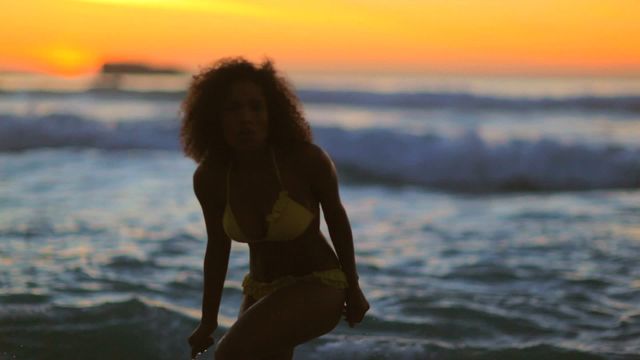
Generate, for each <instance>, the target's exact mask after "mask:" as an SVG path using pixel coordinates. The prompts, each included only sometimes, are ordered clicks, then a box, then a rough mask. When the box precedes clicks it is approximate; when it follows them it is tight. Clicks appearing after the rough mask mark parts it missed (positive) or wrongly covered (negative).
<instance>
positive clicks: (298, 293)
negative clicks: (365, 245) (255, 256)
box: [216, 280, 345, 359]
mask: <svg viewBox="0 0 640 360" xmlns="http://www.w3.org/2000/svg"><path fill="white" fill-rule="evenodd" d="M344 296H345V293H344V290H341V289H336V288H333V287H329V286H327V285H325V284H323V283H321V282H320V281H316V280H312V281H303V282H298V283H295V284H293V285H290V286H287V287H284V288H281V289H278V290H277V291H275V292H273V293H272V294H269V295H267V296H265V297H264V298H262V299H260V300H259V301H257V302H255V303H254V304H252V305H249V303H247V299H246V298H245V302H243V306H242V307H241V315H240V316H239V317H238V320H237V321H236V323H235V324H234V325H233V326H232V327H231V328H230V329H229V331H228V332H227V333H226V334H225V336H224V337H223V338H222V339H221V340H220V342H219V343H218V346H217V348H216V359H254V358H264V357H267V356H270V355H272V354H276V353H279V352H282V351H284V350H287V349H292V348H293V347H295V346H296V345H299V344H301V343H304V342H306V341H308V340H311V339H313V338H316V337H318V336H321V335H323V334H326V333H327V332H329V331H331V330H332V329H333V328H334V327H335V326H336V325H337V323H338V321H339V320H340V316H341V313H342V306H343V304H344ZM249 300H250V298H249ZM247 305H248V306H247Z"/></svg>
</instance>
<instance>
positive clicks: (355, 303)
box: [343, 285, 369, 327]
mask: <svg viewBox="0 0 640 360" xmlns="http://www.w3.org/2000/svg"><path fill="white" fill-rule="evenodd" d="M368 310H369V302H368V301H367V299H366V298H365V297H364V294H363V293H362V290H361V289H360V286H358V285H356V286H350V287H349V288H348V289H347V297H346V300H345V306H344V311H343V313H344V315H345V318H346V321H347V322H348V323H349V327H354V326H355V324H356V323H359V322H361V321H362V319H363V318H364V314H365V313H366V312H367V311H368Z"/></svg>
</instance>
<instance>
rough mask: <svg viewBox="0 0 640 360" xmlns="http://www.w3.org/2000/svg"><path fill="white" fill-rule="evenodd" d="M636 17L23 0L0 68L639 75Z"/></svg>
mask: <svg viewBox="0 0 640 360" xmlns="http://www.w3.org/2000/svg"><path fill="white" fill-rule="evenodd" d="M639 16H640V2H638V1H635V0H612V1H606V2H604V1H595V0H558V1H551V0H521V1H513V2H506V1H502V0H469V1H442V0H425V1H416V0H397V1H390V0H388V1H382V0H380V1H364V0H349V1H347V0H344V1H334V2H331V1H323V2H308V3H307V2H300V1H293V0H276V1H270V2H263V1H257V0H251V1H231V0H56V1H52V0H25V1H20V2H17V1H16V2H7V3H5V4H4V5H2V11H1V12H0V31H2V33H3V34H5V35H4V36H3V37H2V38H1V39H0V69H11V68H28V69H31V70H36V71H46V72H54V73H65V74H67V73H80V72H88V71H95V70H96V69H98V68H99V66H100V64H101V63H102V62H104V61H114V60H117V61H143V62H149V63H152V64H161V65H175V66H179V67H183V68H185V69H189V70H192V69H196V68H197V67H199V66H202V65H205V64H208V63H210V62H211V61H212V60H215V59H217V58H219V57H222V56H233V55H243V56H246V57H248V58H249V59H252V60H260V59H262V58H263V57H264V56H269V57H271V58H273V59H275V60H276V62H277V63H278V64H279V65H281V66H284V67H286V68H287V69H301V70H304V69H309V70H352V69H362V70H388V71H437V72H471V73H533V74H537V73H601V74H624V73H638V72H640V41H637V39H639V38H640V25H639V24H640V22H639V21H637V19H638V17H639ZM60 44H64V45H60Z"/></svg>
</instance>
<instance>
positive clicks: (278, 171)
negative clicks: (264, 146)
mask: <svg viewBox="0 0 640 360" xmlns="http://www.w3.org/2000/svg"><path fill="white" fill-rule="evenodd" d="M269 151H270V152H271V160H272V161H273V167H274V168H275V169H276V176H277V177H278V183H279V184H280V188H281V189H283V188H284V187H283V185H282V178H281V177H280V169H279V168H278V162H277V161H276V156H275V154H274V153H273V148H272V147H269Z"/></svg>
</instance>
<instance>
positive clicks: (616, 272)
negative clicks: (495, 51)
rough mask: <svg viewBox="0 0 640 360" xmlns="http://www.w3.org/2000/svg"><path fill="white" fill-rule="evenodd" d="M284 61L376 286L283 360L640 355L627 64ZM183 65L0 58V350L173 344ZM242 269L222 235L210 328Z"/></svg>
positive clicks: (186, 304)
mask: <svg viewBox="0 0 640 360" xmlns="http://www.w3.org/2000/svg"><path fill="white" fill-rule="evenodd" d="M290 79H291V81H292V84H293V85H294V86H295V88H296V91H297V93H298V94H299V96H300V98H301V100H302V103H303V105H304V109H305V113H306V116H307V119H308V120H309V122H310V123H311V125H312V128H313V131H314V137H315V142H316V143H317V144H319V145H320V146H322V147H323V148H324V149H325V150H326V151H327V152H328V153H329V154H330V155H331V157H332V158H333V160H334V162H335V163H336V166H337V168H338V173H339V177H340V182H341V196H342V199H343V203H344V205H345V207H346V209H347V212H348V214H349V217H350V220H351V224H352V228H353V233H354V242H355V248H356V258H357V264H358V269H359V273H360V281H361V285H362V287H363V290H364V292H365V294H366V295H367V297H368V300H369V302H370V303H371V310H370V311H369V313H368V314H367V316H366V318H365V319H364V321H363V322H362V323H361V324H360V325H358V326H356V327H355V328H353V329H351V328H349V327H348V326H347V325H346V323H344V322H341V324H340V325H338V327H337V328H336V329H335V330H334V331H332V332H331V333H329V334H327V335H325V336H323V337H321V338H318V339H315V340H313V341H311V342H309V343H307V344H304V345H301V346H299V347H298V348H296V353H295V359H297V360H311V359H640V262H639V261H638V259H639V258H640V221H639V220H640V144H639V143H638V140H639V139H640V78H637V77H636V78H633V77H628V78H624V77H577V76H574V77H534V76H529V77H515V76H470V75H467V76H463V75H459V76H454V75H447V76H445V75H425V74H392V73H381V74H346V73H333V74H323V73H298V74H291V75H290ZM98 80H99V79H98ZM187 82H188V76H176V75H173V76H157V75H156V76H142V75H138V76H125V77H123V78H121V79H119V80H118V84H117V86H112V87H104V86H100V85H101V84H100V82H99V81H97V80H96V78H92V77H81V78H73V79H57V78H51V77H47V76H43V75H29V74H8V73H4V74H0V359H2V360H4V359H51V360H53V359H85V358H89V359H187V358H188V354H189V348H188V345H187V342H186V339H187V337H188V336H189V334H190V332H191V331H192V330H193V329H194V328H195V326H196V325H197V324H198V320H199V315H200V301H201V292H202V287H201V283H202V259H203V255H204V249H205V242H206V237H205V227H204V222H203V218H202V214H201V210H200V207H199V205H198V203H197V200H196V199H195V196H194V194H193V190H192V182H191V181H192V174H193V171H194V169H195V167H196V165H195V163H193V161H191V160H190V159H187V158H185V157H184V156H183V155H182V153H181V152H180V147H179V142H178V137H177V134H178V129H179V104H180V101H181V99H182V97H183V96H184V89H185V87H186V84H187ZM112 85H113V84H112ZM323 232H324V233H325V234H327V229H326V226H323ZM247 271H248V249H247V247H246V245H243V244H238V243H234V244H233V247H232V253H231V259H230V264H229V271H228V275H227V281H226V283H225V288H224V294H223V298H222V304H221V310H220V324H221V326H220V328H219V329H218V330H217V331H216V333H215V335H216V336H217V337H218V338H219V337H220V336H221V335H222V334H223V333H224V332H225V331H226V329H228V328H229V326H231V325H232V324H233V322H234V320H235V317H236V315H237V312H238V307H239V304H240V301H241V298H242V292H241V286H240V285H241V280H242V277H243V276H244V274H245V273H246V272H247ZM203 358H207V359H210V358H212V357H211V354H210V353H208V354H206V355H205V356H204V357H203Z"/></svg>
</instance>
